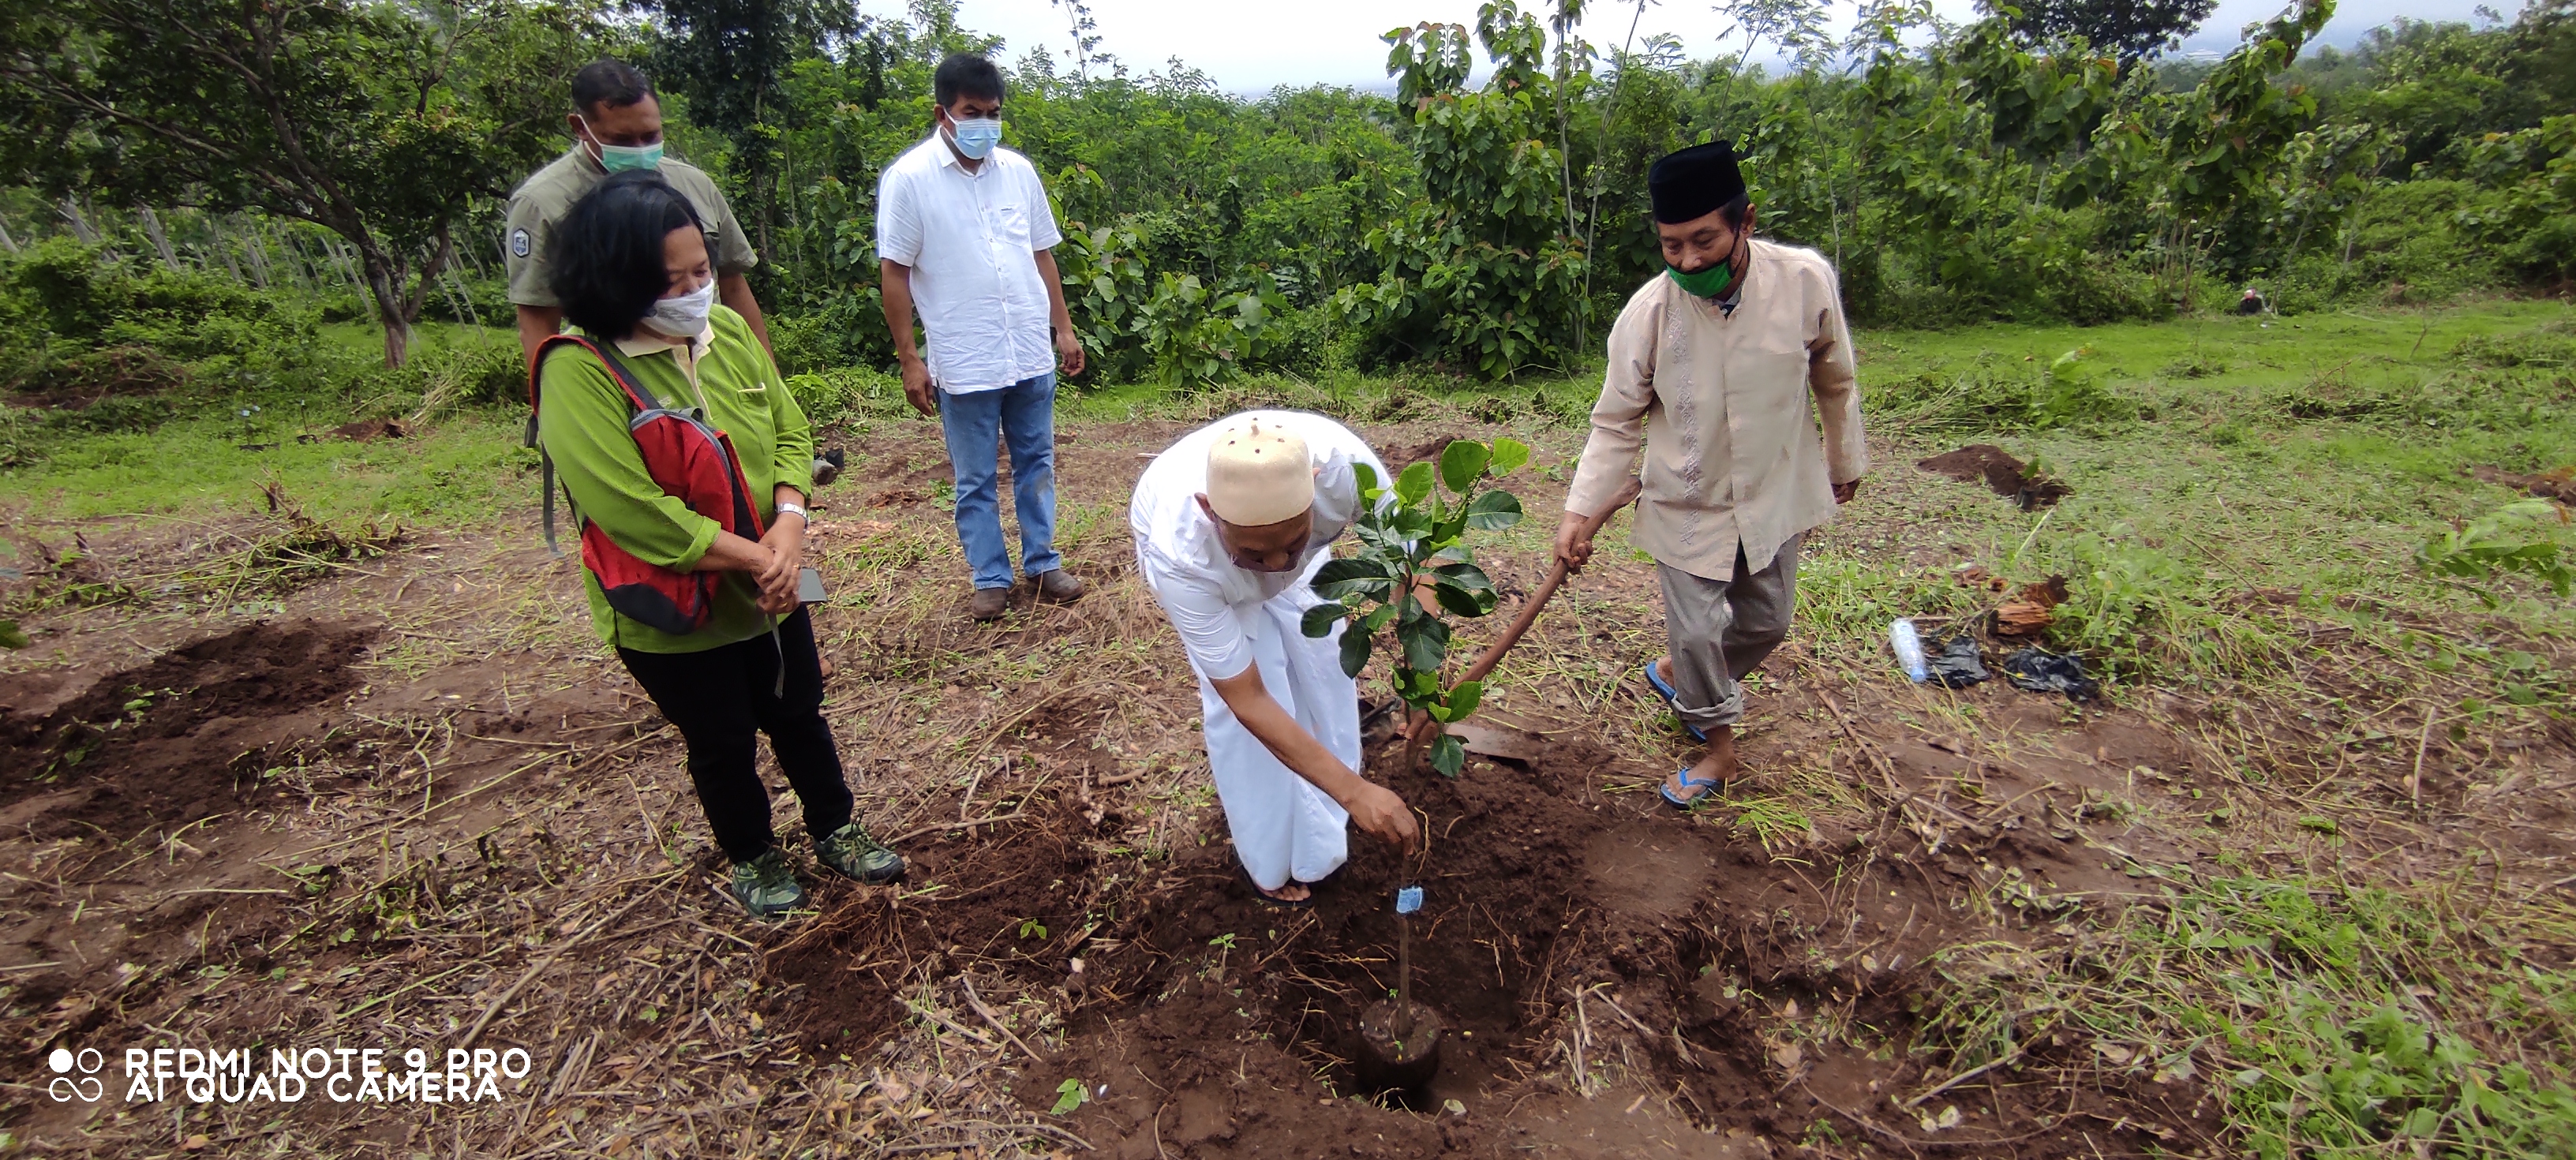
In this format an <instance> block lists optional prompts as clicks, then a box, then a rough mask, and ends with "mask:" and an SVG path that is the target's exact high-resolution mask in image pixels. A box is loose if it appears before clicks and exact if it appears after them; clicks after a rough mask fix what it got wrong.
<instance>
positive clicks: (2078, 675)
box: [2004, 648, 2102, 701]
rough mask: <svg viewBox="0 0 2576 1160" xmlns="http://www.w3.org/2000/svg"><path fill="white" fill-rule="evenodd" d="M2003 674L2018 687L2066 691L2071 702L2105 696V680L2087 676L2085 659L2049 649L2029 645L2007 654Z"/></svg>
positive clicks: (2049, 691) (2036, 690)
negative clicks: (2103, 684) (2101, 680)
mask: <svg viewBox="0 0 2576 1160" xmlns="http://www.w3.org/2000/svg"><path fill="white" fill-rule="evenodd" d="M2004 676H2005V677H2006V678H2007V679H2009V680H2010V681H2012V683H2013V687H2014V688H2016V689H2028V690H2030V691H2031V692H2034V693H2064V694H2066V699H2067V700H2069V701H2090V700H2092V699H2093V698H2095V697H2099V696H2101V695H2102V683H2101V682H2100V681H2096V680H2094V679H2093V678H2091V677H2089V676H2086V675H2084V658H2082V657H2074V656H2062V655H2060V654H2057V653H2053V652H2049V651H2047V650H2046V649H2039V648H2026V649H2023V650H2021V651H2020V652H2016V653H2014V654H2012V655H2011V656H2008V657H2005V658H2004Z"/></svg>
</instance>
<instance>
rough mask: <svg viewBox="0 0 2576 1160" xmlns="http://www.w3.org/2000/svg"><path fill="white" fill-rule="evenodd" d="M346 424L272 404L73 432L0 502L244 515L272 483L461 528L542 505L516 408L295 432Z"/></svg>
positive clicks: (308, 504) (8, 474)
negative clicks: (413, 428)
mask: <svg viewBox="0 0 2576 1160" xmlns="http://www.w3.org/2000/svg"><path fill="white" fill-rule="evenodd" d="M339 421H341V420H340V416H338V415H336V414H310V413H308V415H296V414H293V413H286V414H280V413H279V412H278V411H276V410H275V409H268V410H263V411H262V412H261V415H260V416H259V417H258V419H257V420H256V421H255V422H253V423H252V424H250V425H249V426H248V427H247V428H246V427H245V425H244V423H243V421H242V420H240V419H238V418H234V417H232V416H223V417H215V416H207V415H198V416H192V417H189V418H183V419H179V420H176V421H173V422H169V423H165V424H163V425H161V426H160V427H158V428H156V429H154V430H151V431H125V432H113V433H104V434H94V435H83V436H78V437H74V438H67V439H63V440H61V441H60V442H59V443H57V444H56V445H55V446H54V447H52V448H51V449H50V451H49V453H48V455H47V457H46V458H45V459H44V460H43V461H42V462H41V463H39V464H37V465H35V466H33V467H22V468H12V469H9V470H6V471H0V509H8V510H14V511H16V512H23V513H30V514H37V513H40V514H42V515H44V516H45V517H47V518H51V519H86V518H91V517H97V516H107V515H119V514H133V513H151V514H163V515H202V514H208V513H218V512H226V511H232V512H246V511H249V510H251V509H252V507H253V506H254V505H257V504H264V502H265V501H263V500H262V499H261V491H260V489H261V488H262V486H263V485H265V484H268V483H277V484H279V485H281V486H283V487H284V489H285V491H286V494H287V495H289V496H291V497H293V498H294V499H295V500H296V501H297V502H298V503H300V504H302V505H303V506H304V508H305V510H306V511H307V512H308V513H309V514H311V515H312V516H314V517H315V518H317V519H322V520H326V521H337V520H342V519H347V518H351V517H367V516H393V517H398V518H402V519H406V520H411V521H416V522H421V523H428V524H437V525H447V526H456V525H464V524H472V523H478V522H482V521H486V520H489V519H492V518H494V517H496V516H498V515H499V514H501V513H502V512H503V511H504V510H505V509H506V508H509V507H511V506H514V505H521V504H524V505H527V506H528V507H529V508H530V509H531V510H533V508H534V506H535V504H536V503H537V477H536V474H535V467H536V464H537V454H536V452H534V451H530V450H527V449H525V448H523V447H521V446H519V422H518V421H517V419H516V418H515V417H513V416H511V415H509V414H506V413H503V412H499V411H494V410H477V411H472V412H466V413H462V414H458V415H455V416H451V417H450V418H448V419H446V420H445V421H442V422H440V423H438V424H437V425H435V426H432V427H430V428H429V429H428V430H426V431H424V432H421V433H420V434H418V435H417V436H416V437H414V438H410V439H390V440H380V441H377V442H373V443H355V442H351V441H348V440H345V439H338V438H332V437H330V436H327V435H323V436H321V437H319V438H317V439H315V440H314V441H313V442H309V443H304V442H298V441H297V440H296V436H297V435H298V434H299V433H304V434H311V433H318V432H325V431H328V430H329V429H330V427H331V426H332V425H333V424H335V423H337V422H339ZM254 448H255V449H254Z"/></svg>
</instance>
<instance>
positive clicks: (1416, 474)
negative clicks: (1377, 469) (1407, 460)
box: [1395, 460, 1431, 507]
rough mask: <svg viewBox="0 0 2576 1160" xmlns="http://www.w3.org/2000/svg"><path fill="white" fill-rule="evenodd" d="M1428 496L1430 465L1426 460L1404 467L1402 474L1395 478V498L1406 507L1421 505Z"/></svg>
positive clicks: (1429, 491)
mask: <svg viewBox="0 0 2576 1160" xmlns="http://www.w3.org/2000/svg"><path fill="white" fill-rule="evenodd" d="M1430 494H1431V464H1430V462H1429V461H1427V460H1426V461H1423V462H1420V463H1415V464H1412V465H1411V466H1408V467H1406V468H1405V469H1404V473H1403V474H1401V475H1398V476H1396V477H1395V498H1397V499H1400V500H1402V501H1404V504H1405V506H1406V507H1411V506H1413V505H1414V504H1418V503H1421V502H1422V501H1423V499H1424V498H1425V497H1427V496H1429V495H1430Z"/></svg>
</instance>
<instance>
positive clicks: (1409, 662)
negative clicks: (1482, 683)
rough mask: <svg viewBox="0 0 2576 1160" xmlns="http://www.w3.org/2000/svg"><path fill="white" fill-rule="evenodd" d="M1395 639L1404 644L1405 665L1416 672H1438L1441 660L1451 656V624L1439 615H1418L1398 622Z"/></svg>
mask: <svg viewBox="0 0 2576 1160" xmlns="http://www.w3.org/2000/svg"><path fill="white" fill-rule="evenodd" d="M1395 639H1396V641H1397V642H1398V643H1400V644H1402V645H1403V646H1404V667H1406V668H1408V669H1412V670H1413V671H1415V672H1418V673H1425V674H1428V673H1435V672H1438V671H1439V669H1440V662H1441V661H1444V660H1447V659H1448V657H1449V626H1448V625H1447V624H1444V623H1442V622H1441V620H1440V618H1439V617H1436V616H1422V617H1416V618H1414V619H1412V620H1408V621H1405V622H1404V623H1401V624H1398V625H1396V626H1395Z"/></svg>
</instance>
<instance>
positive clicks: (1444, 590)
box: [1431, 580, 1493, 616]
mask: <svg viewBox="0 0 2576 1160" xmlns="http://www.w3.org/2000/svg"><path fill="white" fill-rule="evenodd" d="M1431 594H1432V596H1433V597H1434V598H1436V599H1438V600H1439V601H1440V607H1442V608H1444V609H1447V610H1449V611H1451V612H1454V613H1457V614H1458V615H1460V616H1483V615H1484V614H1486V613H1488V612H1491V611H1493V607H1492V606H1491V605H1488V604H1486V603H1485V602H1484V598H1485V595H1486V594H1484V593H1479V592H1472V591H1469V590H1468V589H1465V588H1461V587H1459V586H1458V585H1456V584H1453V583H1450V582H1449V581H1446V580H1443V581H1441V582H1439V583H1438V584H1435V585H1433V586H1432V588H1431Z"/></svg>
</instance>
